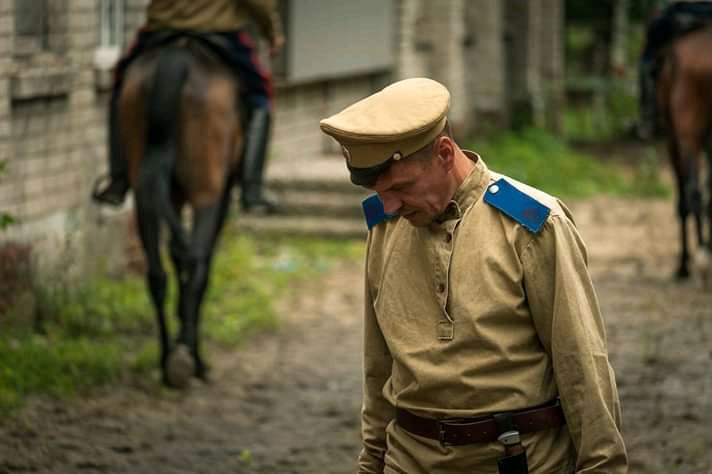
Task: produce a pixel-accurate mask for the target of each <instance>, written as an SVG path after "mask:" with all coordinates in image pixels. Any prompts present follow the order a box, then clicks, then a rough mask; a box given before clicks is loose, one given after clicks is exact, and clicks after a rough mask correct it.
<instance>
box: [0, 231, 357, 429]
mask: <svg viewBox="0 0 712 474" xmlns="http://www.w3.org/2000/svg"><path fill="white" fill-rule="evenodd" d="M362 256H363V243H362V242H356V241H336V240H320V239H309V238H299V239H295V238H291V239H289V240H286V239H281V240H280V239H275V238H264V237H254V236H248V235H238V234H236V233H235V232H234V231H232V230H230V229H227V230H226V232H225V234H224V235H223V238H222V242H221V246H220V249H219V252H218V254H217V256H216V258H215V259H214V266H213V270H212V275H211V283H210V288H209V290H208V293H207V295H206V299H205V304H204V306H203V317H202V323H203V326H202V334H203V337H204V340H205V341H208V342H209V343H211V345H220V346H224V347H235V346H237V345H239V344H240V342H241V341H243V340H244V339H245V338H246V336H247V335H249V334H250V333H252V332H253V331H258V330H265V329H271V328H274V327H275V326H276V325H277V323H278V321H277V315H276V313H275V310H274V305H273V304H274V302H275V301H276V300H277V299H278V298H280V297H281V296H284V295H286V294H287V293H288V292H289V291H290V290H291V289H292V288H293V287H294V283H295V282H297V281H299V280H301V279H304V278H310V277H315V276H318V275H319V274H321V273H324V272H325V271H327V270H328V269H329V268H330V267H331V266H332V265H333V263H334V262H336V261H337V260H339V259H344V258H347V259H361V258H362ZM59 260H62V261H66V259H62V258H60V259H59ZM167 261H168V259H165V262H167ZM62 270H63V269H62V268H57V269H55V270H54V271H48V273H47V274H45V275H44V278H42V279H41V281H35V282H34V285H35V289H34V292H33V296H34V304H35V307H36V308H37V309H39V310H41V314H42V315H43V319H44V323H43V325H42V326H43V328H44V334H42V335H39V334H37V333H36V332H34V331H32V330H31V327H32V322H31V320H32V316H25V317H24V318H23V317H18V316H16V315H15V316H13V315H12V314H6V315H0V323H2V326H1V327H0V331H2V332H1V333H0V414H5V415H7V414H8V413H11V412H13V411H14V410H16V409H17V408H19V407H21V406H22V404H23V401H24V400H25V399H26V398H27V397H28V396H30V395H45V396H51V397H57V398H63V397H68V396H71V395H73V394H76V393H77V392H79V391H81V390H83V389H86V388H90V387H93V386H97V385H102V384H107V383H111V382H115V381H117V380H119V379H121V378H125V377H131V376H139V377H151V378H153V380H155V382H156V384H157V383H158V366H157V359H158V347H157V346H158V338H157V326H156V323H155V318H154V313H153V308H152V307H151V305H150V303H149V299H148V295H147V291H146V288H145V285H144V282H143V278H142V277H139V276H132V277H127V278H123V279H119V280H116V279H108V278H93V279H91V281H87V282H85V283H81V282H79V283H77V282H75V281H71V280H70V279H69V277H67V276H66V274H65V272H63V271H62ZM50 282H51V283H50ZM174 293H175V283H174V281H173V280H171V282H170V286H169V297H168V301H169V302H170V304H169V307H168V314H169V315H173V314H174V309H173V306H174V305H173V301H174ZM23 310H25V311H27V310H26V308H14V311H15V312H22V311H23ZM174 319H175V318H173V317H169V321H170V322H171V323H172V324H171V326H172V329H173V331H175V329H176V327H175V326H176V324H175V322H174ZM23 321H24V322H23ZM206 355H207V357H208V360H209V358H210V345H208V346H207V348H206Z"/></svg>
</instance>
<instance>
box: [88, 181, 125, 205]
mask: <svg viewBox="0 0 712 474" xmlns="http://www.w3.org/2000/svg"><path fill="white" fill-rule="evenodd" d="M107 182H108V184H107ZM119 186H120V184H119V183H118V182H117V181H114V180H112V179H111V177H110V176H109V175H108V174H105V175H101V176H99V177H98V178H97V179H96V181H94V186H93V187H92V191H91V198H92V199H93V200H94V201H95V202H97V203H99V204H109V205H110V206H120V205H122V204H123V203H124V199H125V198H126V187H125V186H123V188H122V189H117V188H118V187H119ZM100 188H101V189H100Z"/></svg>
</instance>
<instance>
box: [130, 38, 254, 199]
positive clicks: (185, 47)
mask: <svg viewBox="0 0 712 474" xmlns="http://www.w3.org/2000/svg"><path fill="white" fill-rule="evenodd" d="M159 64H161V65H163V66H161V67H163V68H167V69H168V71H167V73H166V72H164V74H163V75H161V74H159V71H157V65H159ZM180 65H183V67H184V68H185V72H186V73H185V77H183V78H181V77H171V76H175V74H178V71H180V70H181V68H180V67H179V66H180ZM171 88H174V89H175V91H176V97H167V96H170V95H171V93H170V92H169V90H170V89H171ZM160 95H163V97H162V98H158V100H157V96H160ZM238 98H239V88H238V84H237V80H236V78H235V76H234V74H233V73H232V71H230V70H229V69H228V67H227V66H226V65H224V64H223V63H222V61H221V60H220V58H219V56H218V55H217V54H215V52H214V51H212V50H211V48H210V47H208V46H206V45H204V44H202V43H201V41H200V40H198V39H195V38H181V39H177V40H175V41H173V42H171V43H169V44H166V45H165V46H162V47H159V48H155V49H152V50H149V51H147V52H146V53H144V54H143V55H142V56H140V57H139V58H138V59H136V60H135V61H134V63H133V64H131V66H129V68H128V70H127V71H126V75H125V79H124V85H123V88H122V91H121V94H120V98H119V121H120V122H119V123H120V130H121V138H122V143H123V154H124V157H125V159H127V160H128V162H129V178H130V181H131V185H132V187H133V188H134V189H138V188H139V187H140V186H141V180H140V169H141V166H142V163H144V160H146V158H147V156H146V155H147V152H150V150H149V149H148V148H147V140H149V139H150V136H151V133H152V131H151V130H149V128H148V127H149V125H148V124H153V127H154V133H155V132H157V131H158V130H155V128H158V127H161V128H165V127H166V126H167V125H170V126H172V127H173V129H172V132H173V133H172V134H170V136H169V137H168V138H169V139H171V140H174V143H173V146H174V149H175V161H174V163H173V165H174V166H173V169H172V177H173V180H174V183H173V184H174V189H173V192H174V194H177V197H178V198H179V200H180V201H184V202H188V203H190V204H191V205H193V206H202V205H205V204H208V203H211V202H215V200H217V199H219V198H220V196H221V194H222V191H223V189H224V186H225V185H226V179H228V178H229V177H231V176H233V175H234V174H235V173H236V170H237V168H238V164H239V160H240V155H241V152H242V146H243V135H242V128H241V123H240V116H239V112H238V107H239V101H238ZM161 99H162V100H161ZM152 106H153V107H154V110H151V107H152ZM171 109H172V110H173V111H175V112H174V114H171ZM152 117H153V118H152ZM156 117H158V120H156ZM160 132H161V133H165V132H167V131H166V130H161V131H160Z"/></svg>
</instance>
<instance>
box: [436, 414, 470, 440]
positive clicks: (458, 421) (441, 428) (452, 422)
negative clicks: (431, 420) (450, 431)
mask: <svg viewBox="0 0 712 474" xmlns="http://www.w3.org/2000/svg"><path fill="white" fill-rule="evenodd" d="M474 422H476V420H474V419H471V418H443V419H440V420H438V441H440V444H441V445H443V446H454V444H453V443H449V442H447V441H446V440H445V434H446V432H445V428H446V427H448V426H458V425H459V426H462V425H469V424H472V423H474Z"/></svg>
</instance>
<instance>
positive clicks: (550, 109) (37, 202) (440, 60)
mask: <svg viewBox="0 0 712 474" xmlns="http://www.w3.org/2000/svg"><path fill="white" fill-rule="evenodd" d="M146 3H147V1H146V0H0V163H3V162H4V163H5V165H4V170H3V171H2V172H1V174H0V210H1V211H2V212H3V213H7V214H9V215H12V216H13V218H14V219H15V220H16V221H17V224H15V225H13V226H10V227H7V228H6V229H4V230H3V235H2V236H0V238H3V239H14V240H22V241H29V242H32V243H33V246H35V247H37V246H39V247H43V246H44V248H46V249H47V250H49V251H50V252H48V254H51V253H52V252H51V250H52V249H54V248H56V245H57V239H55V238H53V237H59V238H61V239H65V240H66V238H67V236H72V238H76V244H77V246H78V247H79V248H80V249H82V252H83V253H85V254H86V253H87V252H88V253H89V254H90V255H92V256H98V255H102V256H110V255H111V254H112V252H123V251H124V249H122V248H121V245H122V244H121V242H123V241H125V240H126V239H120V238H117V236H116V227H115V226H102V225H98V224H100V223H102V222H104V221H106V220H107V219H123V221H126V222H129V219H128V218H127V216H128V215H130V213H128V212H123V213H122V212H118V213H117V212H115V211H108V212H107V211H104V210H99V209H98V208H96V207H95V206H94V205H92V204H91V203H90V202H89V192H90V187H91V183H92V181H93V179H94V178H95V177H96V176H97V175H98V174H99V173H101V172H102V171H103V168H104V166H105V161H106V160H105V154H106V147H105V143H106V115H107V101H108V98H109V92H110V88H111V82H112V68H113V66H114V64H115V62H116V60H117V59H118V58H119V56H120V54H121V52H122V51H123V50H125V48H126V47H128V46H129V45H130V43H131V41H132V38H133V36H134V33H135V31H136V30H137V29H138V28H139V27H140V26H141V25H142V23H143V13H144V9H145V8H144V7H145V5H146ZM280 5H281V8H282V13H283V19H284V24H285V32H286V48H285V51H284V53H283V54H282V55H281V57H278V58H276V59H274V60H273V61H271V66H272V70H273V72H274V74H275V77H276V83H277V102H276V110H277V115H276V125H275V130H274V134H273V138H272V147H271V160H290V159H293V158H295V157H299V158H300V159H304V158H305V157H307V158H308V157H312V156H314V157H316V156H319V155H322V154H334V153H335V152H336V150H335V142H332V141H331V140H330V139H328V137H326V136H324V135H323V134H322V133H321V132H320V131H319V127H318V121H319V119H320V118H322V117H325V116H327V115H330V114H331V113H334V112H336V111H337V110H340V109H341V108H343V107H344V106H345V105H347V104H349V103H351V102H353V101H355V100H357V99H359V98H362V97H364V96H366V95H369V94H371V93H372V92H374V91H375V90H377V89H379V88H381V87H383V86H384V85H385V84H387V83H389V82H391V81H394V80H398V79H401V78H405V77H414V76H428V77H431V78H434V79H436V80H438V81H441V82H442V83H444V84H445V85H447V87H448V88H449V89H450V90H451V92H452V95H453V104H452V110H451V121H452V123H453V125H454V128H455V131H456V133H457V134H458V135H465V134H468V135H469V134H471V133H476V132H486V131H488V130H491V129H493V128H501V127H507V126H520V125H522V124H528V123H535V124H537V125H541V126H545V127H548V128H551V129H553V130H558V129H559V128H560V127H561V113H562V112H561V111H562V108H561V103H562V100H563V69H564V64H563V61H564V44H563V43H564V38H563V27H564V9H563V0H528V1H522V0H504V1H502V0H428V1H426V0H362V1H359V2H351V1H333V0H283V1H282V2H280ZM124 227H125V226H124ZM87 237H88V238H87ZM110 237H111V238H110ZM112 244H113V245H112Z"/></svg>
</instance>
